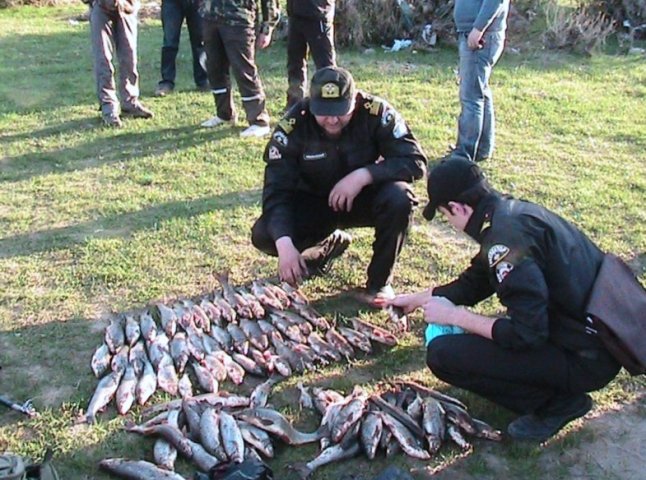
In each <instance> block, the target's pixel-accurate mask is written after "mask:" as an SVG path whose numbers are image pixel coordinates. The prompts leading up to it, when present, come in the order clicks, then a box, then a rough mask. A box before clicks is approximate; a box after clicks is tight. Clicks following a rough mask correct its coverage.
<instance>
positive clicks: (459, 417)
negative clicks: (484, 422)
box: [442, 403, 477, 435]
mask: <svg viewBox="0 0 646 480" xmlns="http://www.w3.org/2000/svg"><path fill="white" fill-rule="evenodd" d="M442 407H444V411H445V412H446V419H447V420H448V421H450V422H453V423H455V424H456V425H457V426H459V427H460V428H461V429H462V430H464V431H465V432H466V433H468V434H469V435H475V434H476V431H477V430H476V427H475V425H474V424H473V418H471V415H469V412H467V411H466V410H465V409H464V408H460V407H458V406H457V405H454V404H453V403H442Z"/></svg>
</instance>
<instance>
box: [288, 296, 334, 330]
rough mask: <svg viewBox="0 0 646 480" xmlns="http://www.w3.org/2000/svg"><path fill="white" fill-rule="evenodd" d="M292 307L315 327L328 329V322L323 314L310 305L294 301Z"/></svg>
mask: <svg viewBox="0 0 646 480" xmlns="http://www.w3.org/2000/svg"><path fill="white" fill-rule="evenodd" d="M292 308H293V309H294V310H295V311H296V313H298V314H299V315H300V316H301V317H303V318H304V319H306V320H307V321H308V322H310V323H311V324H312V325H314V326H315V327H316V328H319V329H321V330H323V331H326V330H329V329H330V324H329V322H328V321H327V320H326V319H325V317H323V315H321V314H320V313H318V312H317V311H316V310H314V309H313V308H312V306H311V305H308V304H306V303H300V302H295V303H294V304H293V306H292Z"/></svg>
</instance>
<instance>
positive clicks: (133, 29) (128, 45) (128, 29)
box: [114, 12, 139, 110]
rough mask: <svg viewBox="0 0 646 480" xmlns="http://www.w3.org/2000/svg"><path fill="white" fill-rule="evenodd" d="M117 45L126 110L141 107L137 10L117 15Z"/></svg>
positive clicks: (121, 91)
mask: <svg viewBox="0 0 646 480" xmlns="http://www.w3.org/2000/svg"><path fill="white" fill-rule="evenodd" d="M114 40H115V45H116V49H117V57H118V58H119V96H120V97H121V106H122V109H124V110H133V109H135V110H136V109H138V107H139V73H138V72H137V12H134V13H129V14H125V13H122V14H121V15H117V18H116V20H115V39H114Z"/></svg>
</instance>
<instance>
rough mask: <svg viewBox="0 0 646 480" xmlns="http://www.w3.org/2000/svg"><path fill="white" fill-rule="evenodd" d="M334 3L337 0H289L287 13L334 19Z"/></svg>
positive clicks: (304, 16)
mask: <svg viewBox="0 0 646 480" xmlns="http://www.w3.org/2000/svg"><path fill="white" fill-rule="evenodd" d="M334 4H335V0H287V15H289V16H290V17H301V18H310V19H313V20H329V21H332V19H333V18H334Z"/></svg>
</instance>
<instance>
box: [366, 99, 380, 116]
mask: <svg viewBox="0 0 646 480" xmlns="http://www.w3.org/2000/svg"><path fill="white" fill-rule="evenodd" d="M384 103H385V102H384V100H382V99H381V98H379V97H373V96H371V95H369V96H367V97H365V98H364V100H363V108H365V109H366V110H368V112H369V113H370V115H375V116H377V115H379V110H380V108H381V106H382V105H384Z"/></svg>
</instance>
